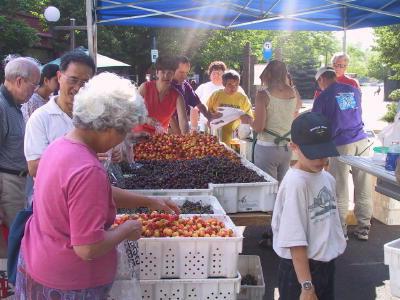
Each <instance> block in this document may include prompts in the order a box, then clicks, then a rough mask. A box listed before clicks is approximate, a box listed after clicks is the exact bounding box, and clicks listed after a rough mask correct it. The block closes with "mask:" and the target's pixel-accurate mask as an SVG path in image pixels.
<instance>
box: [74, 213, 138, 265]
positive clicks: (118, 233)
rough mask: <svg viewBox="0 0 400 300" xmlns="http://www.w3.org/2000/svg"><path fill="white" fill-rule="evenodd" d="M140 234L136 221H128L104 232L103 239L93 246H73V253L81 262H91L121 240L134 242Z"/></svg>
mask: <svg viewBox="0 0 400 300" xmlns="http://www.w3.org/2000/svg"><path fill="white" fill-rule="evenodd" d="M141 234H142V224H141V223H140V222H139V221H136V220H128V221H126V222H125V223H123V224H121V225H119V226H118V227H116V228H110V229H108V230H106V231H105V232H104V235H103V239H102V240H101V241H100V242H98V243H95V244H90V245H76V246H73V249H74V252H75V254H76V255H78V256H79V257H80V258H81V259H82V260H93V259H95V258H98V257H101V256H103V255H105V254H107V253H108V252H110V251H111V250H112V249H114V248H115V246H116V245H118V244H119V243H121V242H122V241H123V240H125V239H128V240H132V241H135V240H137V239H139V238H140V236H141Z"/></svg>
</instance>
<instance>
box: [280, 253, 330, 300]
mask: <svg viewBox="0 0 400 300" xmlns="http://www.w3.org/2000/svg"><path fill="white" fill-rule="evenodd" d="M309 264H310V272H311V278H312V279H311V280H312V283H313V285H314V289H315V293H316V294H317V297H318V300H334V299H335V260H331V261H329V262H322V261H316V260H309ZM278 289H279V295H280V298H279V300H299V297H300V294H301V285H300V283H299V281H298V279H297V275H296V271H295V270H294V266H293V262H292V260H291V259H284V258H281V259H280V261H279V270H278Z"/></svg>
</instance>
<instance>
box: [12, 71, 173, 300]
mask: <svg viewBox="0 0 400 300" xmlns="http://www.w3.org/2000/svg"><path fill="white" fill-rule="evenodd" d="M143 118H145V109H144V105H143V102H142V101H141V98H140V96H138V93H137V91H136V89H135V87H134V86H133V85H132V84H131V83H130V81H129V80H127V79H122V78H120V77H118V76H117V75H114V74H111V73H102V74H100V75H97V76H95V77H93V79H91V80H90V81H89V82H88V83H87V84H86V85H85V86H84V87H83V88H81V89H80V91H79V93H78V94H77V95H76V96H75V100H74V108H73V121H74V125H75V128H74V129H73V130H72V131H71V132H70V133H68V134H67V135H66V136H64V137H61V138H59V139H57V140H56V141H54V142H53V143H52V144H50V145H49V147H48V148H47V149H46V151H45V152H44V154H43V156H42V158H41V160H40V164H39V168H38V171H37V176H36V181H35V195H34V200H33V211H34V212H33V215H32V216H31V218H30V219H29V220H28V222H27V223H26V227H25V235H24V238H23V239H22V243H21V251H20V256H19V261H18V270H17V280H16V288H15V294H16V298H17V299H49V300H50V299H99V300H102V299H106V298H107V295H108V292H109V290H110V288H111V286H112V283H113V281H114V277H115V273H116V262H117V258H116V251H115V248H116V246H117V245H118V244H119V243H120V242H122V241H123V240H125V239H129V240H137V239H138V238H139V237H140V235H141V224H140V223H139V222H137V221H133V220H130V221H127V222H126V223H124V224H122V225H120V226H118V227H117V228H114V229H112V228H111V227H110V226H111V225H112V224H113V221H114V219H115V214H116V207H127V208H129V207H135V206H143V205H145V206H150V207H151V208H152V209H155V208H161V209H162V207H163V208H164V209H167V210H171V209H172V210H175V211H176V212H179V211H178V209H177V208H176V206H175V205H173V204H171V202H170V200H166V199H165V200H161V201H159V200H154V202H149V201H152V200H149V199H147V200H145V199H146V198H143V201H140V199H138V198H136V197H135V198H136V202H133V199H132V195H131V194H130V193H129V192H127V191H122V190H119V189H116V188H112V187H111V185H110V183H109V181H108V177H107V174H106V171H105V169H104V168H103V166H102V164H101V163H100V161H99V160H98V158H97V153H102V152H107V151H108V150H109V149H111V148H112V147H114V146H116V145H118V144H119V143H121V142H122V141H123V140H124V138H125V136H126V133H127V132H129V131H130V129H131V128H132V127H133V126H135V125H136V124H139V123H140V122H141V120H142V119H143ZM146 201H147V203H145V202H146ZM139 202H141V203H139Z"/></svg>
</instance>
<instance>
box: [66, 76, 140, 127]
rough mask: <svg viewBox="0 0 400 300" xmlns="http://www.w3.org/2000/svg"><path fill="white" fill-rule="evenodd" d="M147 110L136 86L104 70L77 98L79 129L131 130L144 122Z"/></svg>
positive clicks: (76, 121)
mask: <svg viewBox="0 0 400 300" xmlns="http://www.w3.org/2000/svg"><path fill="white" fill-rule="evenodd" d="M146 116H147V110H146V107H145V105H144V101H143V98H142V97H141V96H140V94H139V93H138V91H137V89H136V87H135V86H134V85H133V84H132V83H131V82H130V81H129V80H128V79H125V78H122V77H119V76H118V75H116V74H113V73H108V72H104V73H101V74H99V75H96V76H94V77H93V78H92V79H90V80H89V81H88V82H87V83H86V84H85V86H84V87H82V88H81V89H80V90H79V92H78V93H77V94H76V95H75V98H74V108H73V122H74V125H75V126H76V127H77V128H84V129H92V130H98V131H101V130H105V129H108V128H115V129H116V130H117V131H119V132H122V133H127V132H129V131H130V130H131V129H132V128H133V127H134V126H135V125H137V124H140V123H143V122H144V120H145V118H146Z"/></svg>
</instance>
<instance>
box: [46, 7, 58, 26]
mask: <svg viewBox="0 0 400 300" xmlns="http://www.w3.org/2000/svg"><path fill="white" fill-rule="evenodd" d="M44 17H45V19H46V20H47V21H49V22H57V21H58V20H60V10H59V9H58V8H57V7H55V6H49V7H47V8H46V9H45V10H44Z"/></svg>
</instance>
